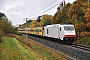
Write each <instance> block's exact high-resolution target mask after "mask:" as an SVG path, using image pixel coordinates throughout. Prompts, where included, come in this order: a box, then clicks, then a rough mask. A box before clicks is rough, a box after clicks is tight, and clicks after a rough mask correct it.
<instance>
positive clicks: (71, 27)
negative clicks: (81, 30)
mask: <svg viewBox="0 0 90 60" xmlns="http://www.w3.org/2000/svg"><path fill="white" fill-rule="evenodd" d="M64 30H65V31H68V30H74V27H73V26H64Z"/></svg>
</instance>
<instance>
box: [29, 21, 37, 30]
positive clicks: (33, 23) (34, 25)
mask: <svg viewBox="0 0 90 60" xmlns="http://www.w3.org/2000/svg"><path fill="white" fill-rule="evenodd" d="M37 23H38V22H37V21H36V20H32V22H31V24H30V25H29V27H30V28H34V27H37Z"/></svg>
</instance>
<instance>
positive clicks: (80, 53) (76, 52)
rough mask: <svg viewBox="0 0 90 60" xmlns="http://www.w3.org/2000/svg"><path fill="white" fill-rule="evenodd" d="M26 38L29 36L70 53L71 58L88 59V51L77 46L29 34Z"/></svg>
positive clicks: (89, 56) (89, 58)
mask: <svg viewBox="0 0 90 60" xmlns="http://www.w3.org/2000/svg"><path fill="white" fill-rule="evenodd" d="M23 36H25V35H23ZM28 38H30V39H32V40H35V41H37V42H39V43H42V44H44V45H46V46H48V47H51V48H53V49H55V50H58V51H60V52H63V53H65V54H67V55H70V56H72V57H73V58H76V59H79V60H90V51H85V50H81V49H78V48H74V47H71V46H67V45H63V44H60V43H55V42H52V41H48V40H46V39H41V38H37V37H34V36H30V35H28Z"/></svg>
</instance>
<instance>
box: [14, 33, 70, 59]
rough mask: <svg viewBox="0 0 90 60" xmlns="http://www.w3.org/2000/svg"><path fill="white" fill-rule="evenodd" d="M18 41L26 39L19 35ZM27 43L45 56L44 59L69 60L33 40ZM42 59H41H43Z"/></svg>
mask: <svg viewBox="0 0 90 60" xmlns="http://www.w3.org/2000/svg"><path fill="white" fill-rule="evenodd" d="M15 36H16V37H17V38H18V39H23V40H24V39H25V37H21V36H18V35H15ZM27 43H30V44H31V45H30V46H31V47H32V49H33V50H34V51H36V52H38V53H39V55H40V54H41V55H43V56H42V57H46V58H47V60H69V59H68V58H67V57H65V56H63V55H61V54H59V53H56V52H54V51H52V50H50V49H48V48H46V47H44V46H41V45H40V44H38V43H36V42H34V41H33V40H30V39H29V40H27ZM42 57H41V58H42ZM43 60H44V59H43Z"/></svg>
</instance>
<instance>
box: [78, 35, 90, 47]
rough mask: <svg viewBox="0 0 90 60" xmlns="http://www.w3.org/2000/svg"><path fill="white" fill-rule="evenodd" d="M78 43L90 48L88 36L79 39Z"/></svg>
mask: <svg viewBox="0 0 90 60" xmlns="http://www.w3.org/2000/svg"><path fill="white" fill-rule="evenodd" d="M78 43H79V44H83V45H86V46H90V36H87V37H84V38H81V39H80V40H78Z"/></svg>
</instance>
